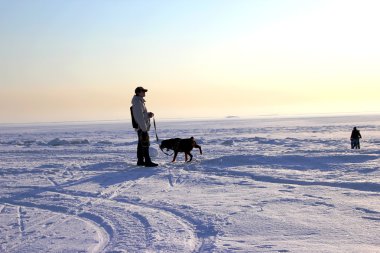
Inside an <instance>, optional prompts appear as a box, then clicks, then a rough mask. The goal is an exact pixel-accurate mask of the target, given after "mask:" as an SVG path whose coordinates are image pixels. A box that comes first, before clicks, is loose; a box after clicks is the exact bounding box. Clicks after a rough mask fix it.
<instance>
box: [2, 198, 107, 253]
mask: <svg viewBox="0 0 380 253" xmlns="http://www.w3.org/2000/svg"><path fill="white" fill-rule="evenodd" d="M2 201H3V202H6V201H4V200H2ZM6 204H8V205H9V206H18V209H17V213H18V216H19V213H21V212H20V209H21V207H24V208H35V209H40V210H45V211H49V212H52V213H57V214H60V215H61V214H64V215H67V216H70V217H73V218H75V219H78V220H81V221H82V222H84V223H86V224H88V225H90V227H93V228H94V229H95V231H96V233H97V235H98V237H99V243H98V244H97V245H95V246H94V247H93V249H91V252H92V253H97V252H103V250H104V248H105V247H106V245H107V244H108V241H109V236H108V233H107V232H106V231H105V230H104V228H103V227H102V226H99V224H97V223H96V222H95V221H94V220H92V219H87V218H85V217H80V216H78V215H75V214H71V213H70V212H67V211H65V210H66V209H64V208H60V209H59V208H55V206H54V205H53V204H52V206H48V205H38V204H35V203H32V202H21V201H20V202H19V201H12V200H9V201H8V202H6ZM63 222H64V221H62V222H61V223H63ZM23 226H24V225H23V224H22V225H21V226H20V227H23ZM22 230H23V231H24V228H23V229H22ZM17 247H18V245H16V246H13V247H11V248H10V249H14V248H17Z"/></svg>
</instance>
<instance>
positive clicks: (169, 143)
mask: <svg viewBox="0 0 380 253" xmlns="http://www.w3.org/2000/svg"><path fill="white" fill-rule="evenodd" d="M180 140H181V139H180V138H174V139H168V140H163V141H161V144H160V149H161V150H162V149H164V148H165V149H171V150H174V147H175V145H176V144H177V143H178V142H179V141H180Z"/></svg>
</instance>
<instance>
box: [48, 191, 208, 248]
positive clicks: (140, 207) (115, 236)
mask: <svg viewBox="0 0 380 253" xmlns="http://www.w3.org/2000/svg"><path fill="white" fill-rule="evenodd" d="M53 192H55V193H59V194H63V195H67V196H69V197H72V198H86V199H90V202H88V201H82V203H83V202H86V203H91V205H90V208H89V210H81V211H80V212H83V213H86V215H85V217H86V218H89V219H91V220H92V221H94V222H95V223H97V224H99V225H101V226H103V224H105V220H107V223H109V226H110V227H112V229H113V230H114V231H113V230H112V231H111V230H110V229H109V228H106V230H107V232H108V233H109V235H110V245H109V246H107V248H110V249H114V248H112V247H111V246H112V245H113V246H114V247H116V248H119V249H121V248H122V247H120V244H123V242H121V243H120V242H119V241H125V237H124V238H119V237H120V234H125V233H127V232H128V231H129V230H130V229H133V228H136V227H140V229H138V230H137V231H136V230H135V231H132V232H129V233H128V237H131V236H134V235H135V234H140V236H139V237H137V238H136V240H138V238H143V237H146V240H145V241H141V240H140V241H139V243H140V244H144V245H143V246H141V245H140V246H139V245H135V243H132V244H131V242H128V243H130V245H128V246H129V247H133V248H134V250H145V247H146V246H149V245H150V246H152V247H154V244H155V242H154V241H152V240H155V238H156V237H157V238H161V237H162V238H166V237H168V236H170V235H173V231H175V230H177V231H183V232H182V234H183V233H187V235H186V236H183V237H186V238H188V239H187V242H186V243H185V244H186V245H188V247H186V248H190V249H188V250H187V251H188V252H195V251H197V249H196V248H197V245H201V244H203V241H202V242H199V238H198V237H197V233H196V232H195V228H194V227H197V226H196V225H193V224H191V223H190V222H189V221H187V220H186V219H183V218H182V217H181V216H177V215H176V214H175V212H169V211H167V210H165V209H161V208H158V207H155V206H151V205H144V204H141V203H139V202H138V201H137V202H136V201H130V200H129V201H120V200H119V199H109V198H105V197H104V196H103V197H102V196H101V197H99V195H93V196H90V195H91V194H87V195H86V196H83V195H81V194H78V192H71V191H70V192H67V191H64V190H63V191H61V190H56V191H53ZM66 201H67V199H66ZM98 204H99V205H98ZM117 205H122V208H124V210H125V209H126V211H123V210H121V211H120V212H119V213H114V211H115V210H116V209H117ZM81 206H82V205H80V206H79V207H77V208H76V209H77V210H78V209H81ZM83 207H84V208H86V206H85V205H84V204H83ZM110 210H112V211H110ZM72 212H74V211H72ZM95 212H96V214H95ZM120 213H122V214H120ZM130 213H132V214H133V215H132V217H133V219H135V220H138V223H141V224H140V225H130V224H129V225H128V226H125V224H126V223H128V222H130V221H124V222H121V221H122V220H123V219H124V220H125V218H126V217H125V216H127V215H129V214H130ZM158 214H159V215H158ZM78 215H80V213H79V214H78ZM144 215H145V216H144ZM146 215H148V217H146ZM106 217H107V218H106ZM120 217H121V218H120ZM164 217H167V218H164ZM152 219H153V220H156V222H155V223H156V224H157V226H155V227H154V226H153V227H152V225H151V224H150V222H149V220H152ZM170 220H172V221H173V220H174V221H175V222H176V223H178V224H179V226H180V227H182V229H179V228H177V229H172V228H168V229H167V230H166V231H163V230H162V229H161V230H160V228H159V227H160V226H163V225H165V224H169V225H170V226H176V225H174V224H173V222H168V221H170ZM114 223H116V224H114ZM169 225H166V226H169ZM128 228H129V229H128ZM141 231H143V232H141ZM159 233H161V234H162V233H163V234H167V235H166V236H160V235H158V234H159ZM174 234H175V236H178V235H177V234H178V233H174ZM175 239H176V238H175ZM165 243H166V244H168V243H169V241H168V240H167V241H166V242H165ZM124 244H125V243H124ZM161 247H167V246H166V245H163V246H161ZM167 248H168V249H169V248H170V247H167ZM128 249H130V248H128ZM187 251H186V252H187ZM178 252H185V251H184V250H183V249H179V251H178Z"/></svg>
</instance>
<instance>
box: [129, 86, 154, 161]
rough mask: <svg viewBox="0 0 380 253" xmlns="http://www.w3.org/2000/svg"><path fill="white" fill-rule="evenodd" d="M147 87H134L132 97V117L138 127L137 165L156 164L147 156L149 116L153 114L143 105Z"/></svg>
mask: <svg viewBox="0 0 380 253" xmlns="http://www.w3.org/2000/svg"><path fill="white" fill-rule="evenodd" d="M147 91H148V90H147V89H144V88H143V87H141V86H140V87H137V88H136V89H135V95H134V96H133V98H132V112H133V118H134V119H135V121H136V123H137V125H138V128H137V129H136V131H137V136H138V144H137V165H138V166H145V167H155V166H157V165H158V164H157V163H154V162H152V160H151V158H150V156H149V146H150V142H149V134H148V131H149V129H150V118H152V117H153V116H154V114H153V113H152V112H148V110H147V109H146V107H145V100H144V97H145V92H147Z"/></svg>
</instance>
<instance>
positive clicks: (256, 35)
mask: <svg viewBox="0 0 380 253" xmlns="http://www.w3.org/2000/svg"><path fill="white" fill-rule="evenodd" d="M379 12H380V1H377V0H373V1H370V0H360V1H349V0H344V1H343V0H342V1H337V0H309V1H308V0H124V1H123V0H110V1H106V0H101V1H100V0H98V1H97V0H54V1H51V0H0V123H18V122H51V121H54V122H55V121H87V120H119V119H128V118H129V117H130V115H129V106H130V101H131V98H132V96H133V95H134V89H135V87H137V86H143V87H145V88H147V89H148V90H149V91H148V93H147V96H146V100H147V103H146V105H147V107H148V109H149V111H152V112H154V113H155V115H156V119H157V120H158V119H167V118H184V119H186V118H194V117H212V118H216V117H225V116H229V115H236V116H241V117H251V116H257V115H267V114H275V115H291V114H326V113H327V114H336V113H368V112H376V113H377V112H380V99H379V98H378V97H379V94H380V46H379V45H380V33H379V32H378V30H379V29H378V26H379V24H380V15H379Z"/></svg>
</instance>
